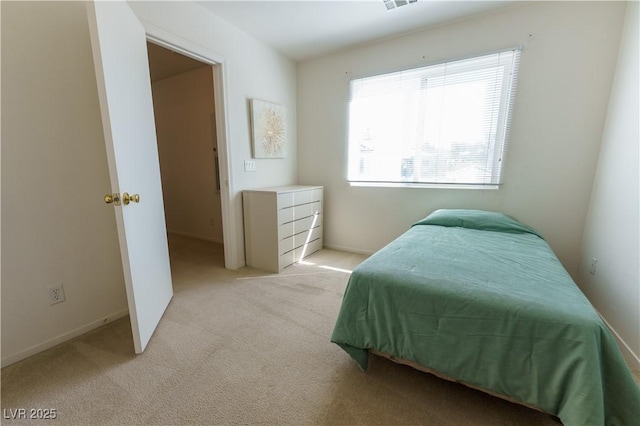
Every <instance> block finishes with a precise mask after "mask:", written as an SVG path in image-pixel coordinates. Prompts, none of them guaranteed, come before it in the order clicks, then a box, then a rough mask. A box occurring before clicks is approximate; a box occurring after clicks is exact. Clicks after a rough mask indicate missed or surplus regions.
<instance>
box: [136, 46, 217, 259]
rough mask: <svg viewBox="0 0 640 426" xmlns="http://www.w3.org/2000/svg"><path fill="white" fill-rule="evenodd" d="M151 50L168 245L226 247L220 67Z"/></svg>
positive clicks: (154, 49) (151, 72)
mask: <svg viewBox="0 0 640 426" xmlns="http://www.w3.org/2000/svg"><path fill="white" fill-rule="evenodd" d="M147 51H148V55H149V72H150V77H151V88H152V93H153V109H154V116H155V125H156V136H157V141H158V155H159V159H160V175H161V180H162V193H163V198H164V209H165V219H166V223H167V233H168V235H169V241H170V242H171V239H172V237H190V238H196V239H199V240H207V241H211V242H214V243H217V244H220V246H221V247H222V246H223V244H224V239H223V221H222V206H221V194H220V172H219V161H218V143H217V138H216V135H217V131H216V111H215V102H214V96H215V92H214V90H215V88H214V75H213V72H214V70H213V67H214V66H215V65H210V64H206V63H203V62H200V61H197V60H195V59H192V58H189V57H187V56H184V55H182V54H180V53H177V52H174V51H172V50H169V49H166V48H164V47H161V46H159V45H156V44H154V43H151V42H147ZM170 253H171V246H170Z"/></svg>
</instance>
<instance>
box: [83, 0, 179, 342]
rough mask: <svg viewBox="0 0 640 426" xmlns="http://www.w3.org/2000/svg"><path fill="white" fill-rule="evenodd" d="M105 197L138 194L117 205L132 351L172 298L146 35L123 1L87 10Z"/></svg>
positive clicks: (145, 338)
mask: <svg viewBox="0 0 640 426" xmlns="http://www.w3.org/2000/svg"><path fill="white" fill-rule="evenodd" d="M87 14H88V18H89V30H90V33H91V45H92V49H93V59H94V64H95V70H96V80H97V82H98V95H99V98H100V109H101V112H102V124H103V128H104V135H105V142H106V147H107V157H108V161H109V173H110V176H111V191H112V192H113V193H119V194H120V196H121V198H122V194H124V193H125V192H127V193H129V194H139V197H140V200H139V202H138V203H135V202H131V203H129V204H128V205H125V204H124V202H123V203H122V204H121V205H119V206H116V205H115V204H116V203H113V204H112V205H113V206H114V207H113V208H114V209H115V214H116V222H117V225H118V238H119V240H120V252H121V256H122V267H123V270H124V279H125V284H126V288H127V299H128V303H129V315H130V317H131V328H132V330H133V341H134V346H135V351H136V353H141V352H142V351H144V349H145V347H146V346H147V343H148V342H149V339H150V338H151V335H152V334H153V332H154V330H155V329H156V327H157V325H158V322H159V321H160V319H161V318H162V315H163V313H164V311H165V309H166V308H167V305H168V304H169V302H170V301H171V297H172V296H173V287H172V284H171V270H170V266H169V250H168V247H167V234H166V225H165V218H164V204H163V200H162V189H161V183H160V166H159V162H158V146H157V143H156V131H155V123H154V116H153V102H152V98H151V82H150V78H149V64H148V59H147V47H146V36H145V32H144V28H143V27H142V24H141V23H140V22H139V21H138V19H137V18H136V16H135V15H134V13H133V11H132V10H131V9H130V8H129V6H128V5H127V4H126V2H124V1H117V2H103V1H98V2H90V3H88V6H87Z"/></svg>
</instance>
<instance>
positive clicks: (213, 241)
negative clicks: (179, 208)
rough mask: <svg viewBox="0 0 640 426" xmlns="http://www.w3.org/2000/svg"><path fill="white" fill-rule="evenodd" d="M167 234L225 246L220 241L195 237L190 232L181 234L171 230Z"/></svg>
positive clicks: (199, 236) (200, 236)
mask: <svg viewBox="0 0 640 426" xmlns="http://www.w3.org/2000/svg"><path fill="white" fill-rule="evenodd" d="M167 234H171V235H177V236H180V237H187V238H194V239H196V240H203V241H209V242H212V243H217V244H224V241H222V240H219V239H217V238H209V237H203V236H202V235H193V234H189V233H188V232H179V231H172V230H170V229H167Z"/></svg>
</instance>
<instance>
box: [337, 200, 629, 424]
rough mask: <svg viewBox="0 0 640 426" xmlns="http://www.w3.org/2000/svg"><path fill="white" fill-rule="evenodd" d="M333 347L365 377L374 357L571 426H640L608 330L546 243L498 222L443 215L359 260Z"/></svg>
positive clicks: (474, 214)
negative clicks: (372, 353)
mask: <svg viewBox="0 0 640 426" xmlns="http://www.w3.org/2000/svg"><path fill="white" fill-rule="evenodd" d="M331 340H332V342H334V343H336V344H338V345H339V346H340V347H342V348H343V349H344V350H345V351H346V352H347V353H348V354H349V355H351V356H352V357H353V358H354V359H355V360H356V361H357V362H358V364H359V365H360V367H361V368H362V369H363V370H366V369H367V359H368V353H367V350H368V349H376V350H378V351H381V352H386V353H388V354H391V355H394V356H396V357H400V358H403V359H406V360H410V361H414V362H417V363H419V364H421V365H423V366H425V367H428V368H431V369H433V370H436V371H439V372H441V373H444V374H446V375H447V376H449V377H451V378H454V379H456V380H459V381H461V382H463V383H467V384H469V385H473V386H476V387H480V388H483V389H486V390H489V391H492V392H497V393H499V394H502V395H505V396H508V397H511V398H513V399H515V400H518V401H521V402H523V403H525V404H529V405H533V406H536V407H539V408H541V409H542V410H544V411H546V412H548V413H551V414H555V415H557V416H558V417H559V418H560V420H561V421H562V422H563V423H564V424H565V425H576V426H586V425H629V426H632V425H640V389H639V388H638V385H637V384H636V383H635V381H634V380H633V377H632V375H631V373H630V371H629V369H628V367H627V366H626V364H625V362H624V360H623V358H622V355H621V353H620V351H619V348H618V347H617V344H616V342H615V340H614V339H613V337H612V336H611V334H610V333H609V330H608V329H607V327H606V326H605V324H604V323H603V322H602V320H601V319H600V317H599V316H598V314H597V313H596V311H595V310H594V308H593V307H592V306H591V304H590V303H589V301H588V300H587V299H586V297H585V296H584V295H583V294H582V292H581V291H580V290H579V289H578V287H577V286H576V285H575V283H574V282H573V280H572V279H571V277H570V276H569V275H568V273H567V272H566V271H565V269H564V268H563V266H562V265H561V264H560V262H559V260H558V259H557V257H556V256H555V254H554V253H553V251H552V250H551V248H550V247H549V246H548V244H547V243H546V242H545V241H544V239H543V238H542V237H541V236H540V235H539V234H538V233H537V232H536V231H535V230H533V229H531V228H529V227H527V226H526V225H523V224H521V223H519V222H518V221H516V220H514V219H512V218H511V217H509V216H506V215H501V214H499V213H493V212H482V211H468V210H464V211H462V210H439V211H437V212H434V213H433V214H432V215H430V216H428V217H427V218H425V219H423V220H422V221H420V222H418V223H417V224H415V225H414V226H413V227H412V228H411V229H410V230H409V231H407V232H406V233H405V234H403V235H402V236H400V237H399V238H397V239H396V240H395V241H393V242H392V243H390V244H389V245H387V246H386V247H384V248H383V249H382V250H380V251H379V252H377V253H376V254H374V255H372V256H371V257H370V258H368V259H367V260H366V261H364V262H363V263H362V264H361V265H360V266H358V267H357V268H356V269H355V270H354V271H353V274H352V276H351V278H350V280H349V284H348V286H347V289H346V292H345V295H344V299H343V302H342V307H341V310H340V314H339V316H338V319H337V323H336V325H335V329H334V332H333V336H332V339H331Z"/></svg>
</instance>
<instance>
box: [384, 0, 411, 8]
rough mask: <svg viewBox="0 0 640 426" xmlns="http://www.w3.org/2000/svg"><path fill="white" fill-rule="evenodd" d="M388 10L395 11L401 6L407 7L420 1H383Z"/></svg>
mask: <svg viewBox="0 0 640 426" xmlns="http://www.w3.org/2000/svg"><path fill="white" fill-rule="evenodd" d="M382 1H383V2H384V5H385V6H386V7H387V10H391V9H395V8H397V7H400V6H404V5H407V4H409V3H416V2H417V1H418V0H382Z"/></svg>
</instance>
